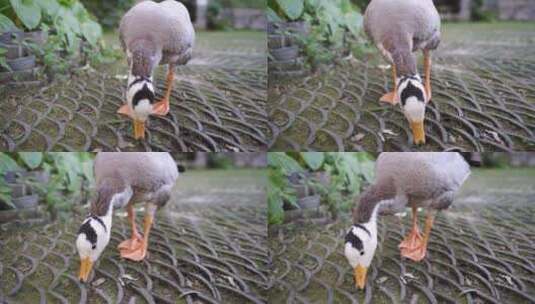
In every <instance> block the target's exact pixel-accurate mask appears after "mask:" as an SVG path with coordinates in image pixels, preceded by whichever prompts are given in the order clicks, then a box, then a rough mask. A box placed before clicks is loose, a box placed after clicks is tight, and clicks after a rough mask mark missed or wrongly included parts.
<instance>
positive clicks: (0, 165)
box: [0, 152, 21, 175]
mask: <svg viewBox="0 0 535 304" xmlns="http://www.w3.org/2000/svg"><path fill="white" fill-rule="evenodd" d="M20 170H21V168H20V167H19V165H17V162H16V161H15V160H14V159H13V158H11V157H10V156H9V155H7V154H6V153H4V152H0V175H3V174H4V173H5V172H6V171H20Z"/></svg>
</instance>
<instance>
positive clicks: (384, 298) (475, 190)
mask: <svg viewBox="0 0 535 304" xmlns="http://www.w3.org/2000/svg"><path fill="white" fill-rule="evenodd" d="M534 174H535V172H534V171H533V170H524V171H523V170H519V171H514V172H511V173H509V174H508V175H506V176H504V175H503V172H502V173H499V171H481V172H477V171H476V172H474V173H473V174H472V176H471V177H470V178H469V180H468V181H467V182H466V184H465V186H464V187H463V189H462V193H460V195H459V196H458V198H457V199H456V201H455V202H454V205H453V206H452V208H450V209H449V210H448V211H444V212H441V213H440V214H439V215H438V216H437V217H436V223H435V225H434V226H433V230H432V232H431V238H430V243H429V248H428V255H427V257H426V258H425V259H424V260H423V261H422V262H420V263H415V262H412V261H409V260H406V259H402V258H401V257H400V254H399V249H398V244H399V243H400V242H401V241H402V239H403V238H404V236H405V235H406V234H407V233H408V232H409V229H410V214H407V216H405V217H403V218H397V217H395V216H391V217H380V219H379V227H378V237H379V241H378V243H379V244H378V247H377V251H376V254H375V257H374V260H373V262H372V265H371V267H370V269H369V270H368V285H367V287H366V289H364V291H357V289H356V288H355V286H354V283H353V273H352V269H351V267H350V266H349V264H348V263H347V260H346V258H345V256H344V251H343V250H344V249H343V246H344V245H343V244H344V236H345V232H346V230H347V229H348V227H349V226H350V223H351V222H350V220H349V218H348V217H344V218H342V219H340V220H338V221H336V222H334V223H332V224H329V225H321V226H318V225H315V226H314V225H309V226H302V225H301V226H300V227H295V226H293V227H292V226H291V225H286V226H284V227H282V228H281V229H278V230H273V231H270V232H269V233H270V239H269V248H270V254H271V257H272V259H273V282H274V283H273V286H272V288H271V290H270V292H269V301H270V302H271V303H534V302H535V250H534V248H535V241H534V240H535V220H534V218H533V214H534V213H535V187H534V185H533V176H534ZM419 219H420V225H423V221H424V213H421V215H420V218H419Z"/></svg>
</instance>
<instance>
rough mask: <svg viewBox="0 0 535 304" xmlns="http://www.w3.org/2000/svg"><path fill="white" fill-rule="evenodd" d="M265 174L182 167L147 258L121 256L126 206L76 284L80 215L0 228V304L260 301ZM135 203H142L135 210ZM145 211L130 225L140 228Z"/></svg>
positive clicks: (265, 276)
mask: <svg viewBox="0 0 535 304" xmlns="http://www.w3.org/2000/svg"><path fill="white" fill-rule="evenodd" d="M264 191H265V171H262V170H257V171H252V170H236V171H233V173H232V175H231V176H230V177H229V171H200V172H186V173H184V174H183V175H182V176H181V177H180V178H179V180H178V182H177V186H176V187H175V190H174V194H173V196H172V199H171V201H170V202H169V203H168V204H167V206H166V207H165V208H163V209H161V210H159V211H158V215H157V217H156V220H155V225H154V228H153V229H152V231H151V236H150V241H149V252H148V257H147V258H146V259H145V260H144V261H143V262H140V263H135V262H131V261H125V260H122V259H121V258H120V257H119V252H118V250H117V249H116V247H117V245H118V244H119V243H120V242H121V241H122V240H124V239H126V238H128V237H129V236H130V228H129V224H128V222H127V220H126V213H125V210H121V211H118V212H116V213H115V216H114V219H113V229H112V236H111V241H110V244H109V245H108V247H107V248H106V250H105V251H104V253H103V255H102V256H101V258H100V259H99V262H98V263H97V264H96V266H95V268H94V271H93V272H92V274H91V276H90V277H89V280H90V282H89V284H81V283H80V282H79V281H78V268H79V263H80V261H79V257H78V254H77V252H76V247H75V239H76V233H77V231H78V228H79V226H80V223H81V221H82V216H81V215H80V216H74V217H72V218H71V219H69V220H67V221H66V222H55V223H52V224H49V225H46V226H44V227H43V226H36V227H33V228H29V229H21V230H17V231H13V230H10V231H0V303H190V304H191V303H264V302H265V301H266V298H267V294H266V291H267V288H268V284H269V272H268V263H269V260H268V255H267V231H266V229H267V228H266V225H265V223H266V204H265V192H264ZM140 207H141V206H140ZM142 222H143V216H142V212H138V216H137V223H138V227H141V226H140V225H141V223H142Z"/></svg>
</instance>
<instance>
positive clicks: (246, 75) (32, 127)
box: [0, 32, 271, 151]
mask: <svg viewBox="0 0 535 304" xmlns="http://www.w3.org/2000/svg"><path fill="white" fill-rule="evenodd" d="M265 39H266V38H265V34H263V33H261V32H243V33H241V32H238V33H234V32H232V33H206V32H201V33H199V34H198V39H197V44H196V48H195V50H194V56H193V59H192V60H191V61H190V62H189V63H188V64H187V65H186V66H181V67H178V68H177V73H176V78H175V86H174V89H173V92H172V97H171V110H170V113H169V114H168V115H167V116H165V117H151V119H150V120H149V125H148V133H147V134H146V136H147V138H146V140H145V141H138V142H136V141H135V140H134V138H133V124H132V122H131V121H130V120H129V119H128V118H126V117H124V116H121V115H119V114H116V111H117V109H118V108H119V106H121V105H122V104H123V103H124V98H123V96H124V90H125V87H126V80H125V79H126V73H127V71H126V69H125V68H126V63H125V62H124V61H121V62H118V63H116V64H114V65H113V66H114V68H99V70H98V71H88V70H86V71H82V72H80V73H78V75H76V76H73V77H72V78H71V79H70V80H69V81H67V82H62V81H55V82H52V83H51V84H50V85H46V86H43V87H41V88H38V89H34V90H30V91H28V90H24V89H20V88H17V89H16V90H11V92H8V94H7V95H8V98H7V100H3V101H2V103H3V105H2V112H1V113H0V150H4V151H5V150H17V151H18V150H31V151H36V150H61V151H71V150H75V151H85V150H95V149H102V150H118V149H119V150H165V151H170V150H172V151H216V150H218V151H221V150H228V151H237V150H240V151H250V150H256V151H257V150H259V149H260V148H262V147H265V146H266V145H267V142H268V138H270V137H271V135H270V131H269V129H268V124H267V118H266V117H267V114H266V110H265V104H266V86H267V75H266V51H265V48H266V40H265ZM114 41H115V40H114ZM117 43H118V42H117ZM165 70H166V67H160V68H158V70H157V73H156V75H155V76H156V77H155V78H156V83H157V89H156V90H157V92H156V94H157V98H158V99H159V98H161V97H162V96H163V95H162V94H163V92H164V90H165V73H166V72H165Z"/></svg>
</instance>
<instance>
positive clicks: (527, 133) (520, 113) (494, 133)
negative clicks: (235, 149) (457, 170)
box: [268, 23, 535, 151]
mask: <svg viewBox="0 0 535 304" xmlns="http://www.w3.org/2000/svg"><path fill="white" fill-rule="evenodd" d="M534 31H535V23H525V24H522V23H517V24H495V25H485V24H482V25H478V24H447V25H445V26H444V29H443V39H442V44H441V45H440V47H439V50H438V51H437V52H435V53H433V56H434V57H433V58H434V59H433V60H434V62H433V71H432V87H433V99H432V101H431V103H430V105H429V107H428V110H427V113H426V122H425V125H426V134H427V144H426V145H424V146H423V147H420V148H418V147H415V146H414V145H413V144H412V134H411V133H410V130H409V128H408V123H407V121H406V119H405V117H404V115H403V114H402V112H401V110H400V107H399V106H395V107H392V106H389V105H385V104H380V103H379V98H380V97H381V96H382V94H384V93H386V92H387V91H389V90H391V86H392V84H391V82H392V81H391V76H390V75H391V74H390V69H389V68H387V67H388V66H386V65H385V62H384V61H381V60H378V59H374V60H371V61H369V62H366V63H364V62H360V61H356V60H345V61H342V62H341V63H340V64H339V65H338V66H336V67H333V68H332V69H329V70H328V71H326V72H323V73H321V74H319V75H312V76H310V77H306V78H303V79H302V80H299V81H296V83H295V84H292V85H289V86H285V87H283V88H282V89H281V90H280V91H279V90H278V89H275V88H273V87H272V88H270V89H269V93H268V100H269V104H268V112H269V115H270V117H271V121H272V122H273V128H274V140H273V141H272V142H271V144H270V146H271V149H277V150H281V149H282V150H297V149H300V150H302V149H310V150H321V151H330V150H346V151H349V150H353V151H355V150H358V151H360V150H365V151H393V150H395V151H424V150H429V151H431V150H432V151H437V150H462V151H510V150H535V53H534V52H533V48H534V47H535V38H534V37H533V32H534ZM418 61H419V64H420V69H419V70H420V71H422V68H421V61H422V60H421V55H419V59H418Z"/></svg>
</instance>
